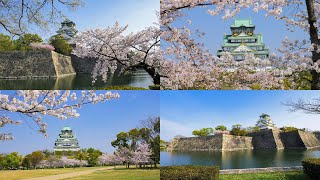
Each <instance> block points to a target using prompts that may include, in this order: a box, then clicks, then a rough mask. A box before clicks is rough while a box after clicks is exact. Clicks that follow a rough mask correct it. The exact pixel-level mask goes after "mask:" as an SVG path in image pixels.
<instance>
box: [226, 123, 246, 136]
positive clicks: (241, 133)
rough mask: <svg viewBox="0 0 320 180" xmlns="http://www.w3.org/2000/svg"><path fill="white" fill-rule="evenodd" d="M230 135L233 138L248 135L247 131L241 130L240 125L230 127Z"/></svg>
mask: <svg viewBox="0 0 320 180" xmlns="http://www.w3.org/2000/svg"><path fill="white" fill-rule="evenodd" d="M230 134H231V135H235V136H246V135H248V131H247V130H246V129H242V128H241V125H240V124H235V125H233V126H232V130H231V131H230Z"/></svg>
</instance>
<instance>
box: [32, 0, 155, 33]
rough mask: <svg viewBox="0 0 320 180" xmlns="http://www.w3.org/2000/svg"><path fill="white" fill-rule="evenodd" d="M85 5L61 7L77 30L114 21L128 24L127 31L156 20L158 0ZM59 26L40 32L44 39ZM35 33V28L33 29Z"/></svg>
mask: <svg viewBox="0 0 320 180" xmlns="http://www.w3.org/2000/svg"><path fill="white" fill-rule="evenodd" d="M84 2H85V6H84V7H80V8H79V9H77V10H76V11H69V10H67V9H65V8H62V12H63V14H64V15H65V16H66V17H68V18H69V19H70V20H72V21H74V22H75V23H76V25H77V27H76V28H77V29H78V30H79V31H84V30H86V29H91V28H106V27H108V26H112V25H113V24H114V23H115V22H116V21H118V22H119V23H120V24H121V25H126V24H129V27H128V31H129V32H135V31H139V30H143V29H145V27H148V26H151V25H153V23H154V22H158V18H157V16H156V11H159V10H160V1H159V0H84ZM58 28H59V26H54V27H52V29H51V31H50V30H49V31H48V32H45V33H41V35H42V36H43V37H44V38H43V39H46V38H48V37H51V36H52V35H55V31H56V30H58ZM35 30H36V32H37V33H39V31H37V29H35Z"/></svg>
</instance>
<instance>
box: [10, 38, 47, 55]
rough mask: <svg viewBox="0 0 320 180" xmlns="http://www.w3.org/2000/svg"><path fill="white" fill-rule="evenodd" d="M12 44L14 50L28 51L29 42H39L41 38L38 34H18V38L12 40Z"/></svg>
mask: <svg viewBox="0 0 320 180" xmlns="http://www.w3.org/2000/svg"><path fill="white" fill-rule="evenodd" d="M13 42H14V45H15V47H16V50H18V51H30V50H32V48H31V46H30V45H31V43H41V42H43V40H42V39H41V37H40V36H39V35H38V34H25V35H23V36H20V37H19V39H17V40H14V41H13Z"/></svg>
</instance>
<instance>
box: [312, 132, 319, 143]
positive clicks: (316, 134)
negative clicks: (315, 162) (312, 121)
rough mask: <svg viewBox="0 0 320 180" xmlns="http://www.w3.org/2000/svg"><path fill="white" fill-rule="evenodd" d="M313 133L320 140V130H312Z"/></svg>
mask: <svg viewBox="0 0 320 180" xmlns="http://www.w3.org/2000/svg"><path fill="white" fill-rule="evenodd" d="M313 134H314V135H315V136H316V138H317V139H318V141H320V132H314V133H313Z"/></svg>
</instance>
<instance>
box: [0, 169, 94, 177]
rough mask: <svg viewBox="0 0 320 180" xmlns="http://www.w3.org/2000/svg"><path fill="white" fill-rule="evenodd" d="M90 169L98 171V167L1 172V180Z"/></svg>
mask: <svg viewBox="0 0 320 180" xmlns="http://www.w3.org/2000/svg"><path fill="white" fill-rule="evenodd" d="M90 169H96V167H83V168H61V169H37V170H12V171H0V179H6V180H14V179H26V178H34V177H42V176H50V175H56V174H63V173H70V172H79V171H85V170H90Z"/></svg>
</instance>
